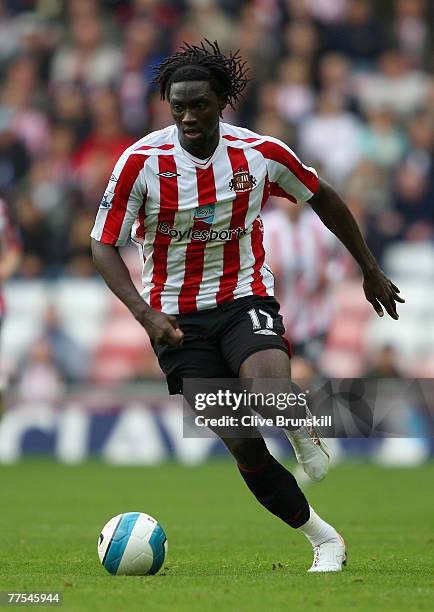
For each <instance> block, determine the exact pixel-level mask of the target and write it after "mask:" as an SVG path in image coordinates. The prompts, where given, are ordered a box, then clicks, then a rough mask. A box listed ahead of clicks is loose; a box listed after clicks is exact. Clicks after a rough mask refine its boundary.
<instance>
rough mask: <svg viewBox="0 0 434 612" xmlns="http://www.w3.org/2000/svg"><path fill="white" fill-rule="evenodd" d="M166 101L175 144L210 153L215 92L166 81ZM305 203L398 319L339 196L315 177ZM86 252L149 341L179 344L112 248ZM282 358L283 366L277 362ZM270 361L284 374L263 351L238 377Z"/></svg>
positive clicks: (170, 323) (386, 283)
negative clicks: (315, 185)
mask: <svg viewBox="0 0 434 612" xmlns="http://www.w3.org/2000/svg"><path fill="white" fill-rule="evenodd" d="M168 101H169V104H170V109H171V112H172V116H173V120H174V122H175V124H176V126H177V128H178V135H179V140H180V143H181V146H182V147H183V148H184V149H185V150H186V151H188V152H189V153H191V154H192V155H194V156H195V157H198V158H201V159H206V158H208V157H210V156H211V155H212V154H213V153H214V151H215V149H216V147H217V145H218V142H219V120H220V116H221V112H222V111H223V109H224V108H225V106H226V104H225V102H224V100H222V99H221V98H219V97H218V96H217V94H216V93H215V92H214V91H213V90H212V89H211V87H210V84H209V83H208V82H207V81H186V82H181V83H173V84H172V85H171V88H170V92H169V96H168ZM309 203H310V205H311V206H312V208H313V210H314V211H315V212H316V213H317V214H318V216H319V217H320V219H321V220H322V222H323V223H324V225H326V227H328V228H329V229H330V230H331V231H332V232H333V233H334V234H335V235H336V236H337V237H338V238H339V240H340V241H341V242H342V243H343V244H344V245H345V247H346V248H347V249H348V250H349V252H350V253H351V254H352V256H353V257H354V259H355V260H356V262H357V263H358V264H359V266H360V269H361V271H362V274H363V289H364V292H365V296H366V299H367V300H368V301H369V302H370V303H371V304H372V306H373V308H374V310H375V311H376V312H377V314H378V315H379V316H383V315H384V310H385V311H386V312H387V313H388V314H389V315H390V316H391V317H392V318H393V319H398V314H397V312H396V304H397V302H401V303H403V302H404V300H403V299H402V298H401V297H400V296H399V295H398V294H399V289H398V287H396V286H395V285H394V284H393V283H392V282H391V281H390V280H389V279H388V278H387V277H386V276H385V275H384V273H383V272H382V270H381V269H380V268H379V266H378V264H377V262H376V260H375V258H374V256H373V255H372V253H371V252H370V251H369V249H368V247H367V245H366V243H365V241H364V239H363V236H362V234H361V232H360V230H359V228H358V226H357V223H356V221H355V220H354V217H353V216H352V214H351V212H350V211H349V209H348V207H347V206H346V204H345V203H344V202H343V200H342V199H341V198H340V196H339V195H338V194H337V193H336V191H335V190H334V189H333V188H332V187H331V186H330V185H328V183H326V182H325V181H323V180H322V179H320V180H319V187H318V190H317V192H316V193H315V195H314V196H313V197H312V198H311V199H310V201H309ZM92 254H93V259H94V263H95V266H96V268H97V270H98V271H99V272H100V274H101V276H102V277H103V278H104V280H105V281H106V283H107V285H108V286H109V287H110V289H111V290H112V291H113V293H115V295H117V296H118V297H119V299H120V300H121V301H122V302H123V303H124V304H125V305H126V306H127V307H128V308H129V310H130V311H131V313H132V314H133V315H134V317H135V318H136V319H137V321H138V322H139V323H140V324H141V325H142V327H143V328H144V329H145V330H146V332H147V333H148V335H149V337H150V338H151V340H152V341H154V342H158V343H160V344H167V345H169V346H178V345H180V344H181V343H182V339H183V333H182V330H181V329H180V327H179V324H178V322H177V320H176V317H174V316H171V315H165V314H163V313H161V312H157V311H156V310H154V309H153V308H151V307H150V306H148V305H147V304H146V303H145V302H144V301H143V299H142V298H141V297H140V295H139V293H138V292H137V290H136V288H135V287H134V285H133V282H132V280H131V277H130V274H129V272H128V269H127V267H126V266H125V264H124V262H123V260H122V258H121V256H120V254H119V252H118V249H117V248H116V247H114V246H112V245H108V244H103V243H101V242H98V241H96V240H92ZM383 309H384V310H383ZM271 352H272V353H277V355H274V354H273V356H272V361H270V357H271V355H270V354H269V353H271ZM282 359H283V360H284V361H285V364H283V362H282V363H280V362H281V360H282ZM286 362H287V364H286ZM270 363H273V364H274V365H273V368H274V370H273V371H274V372H275V373H274V376H276V372H280V371H288V372H289V360H288V358H287V357H286V355H285V353H283V351H268V350H267V351H262V352H260V353H257V354H255V355H252V356H251V357H249V358H248V359H247V360H246V361H245V362H244V363H243V365H242V367H241V370H240V376H241V377H246V378H249V377H252V373H254V375H259V376H264V371H265V370H266V371H267V372H268V370H269V365H270ZM261 364H262V365H261Z"/></svg>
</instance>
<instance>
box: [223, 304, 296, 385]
mask: <svg viewBox="0 0 434 612" xmlns="http://www.w3.org/2000/svg"><path fill="white" fill-rule="evenodd" d="M236 302H237V301H235V305H234V309H233V312H232V313H231V320H230V325H228V326H227V328H226V329H225V330H223V332H222V335H221V338H220V349H221V352H222V354H223V356H224V358H225V359H226V361H227V363H228V365H229V367H230V368H231V370H232V371H233V372H234V374H235V375H236V376H239V375H240V373H241V372H240V370H241V366H242V365H243V363H245V362H246V360H248V359H249V358H251V357H252V356H253V355H256V354H258V353H261V352H268V351H269V350H273V351H279V352H280V353H282V355H281V359H280V361H281V360H284V361H285V363H287V364H288V363H289V346H288V343H287V341H286V340H285V339H284V338H283V334H284V333H285V327H284V325H283V320H282V317H281V315H280V314H279V304H278V303H277V301H276V300H274V299H273V298H263V299H255V300H251V301H249V300H245V301H243V302H240V307H239V308H236V307H235V306H236ZM258 359H259V361H261V362H264V359H265V356H264V358H261V357H259V358H255V360H254V361H255V362H257V360H258ZM276 359H278V357H276V356H275V357H273V361H275V360H276ZM280 369H281V368H280V367H279V371H280ZM268 371H269V370H268ZM266 376H267V374H265V372H264V377H266Z"/></svg>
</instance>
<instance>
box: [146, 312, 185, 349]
mask: <svg viewBox="0 0 434 612" xmlns="http://www.w3.org/2000/svg"><path fill="white" fill-rule="evenodd" d="M136 319H137V320H138V321H139V323H140V324H141V325H142V326H143V327H144V328H145V329H146V331H147V332H148V335H149V337H150V339H151V340H152V341H153V342H157V343H158V344H165V345H167V346H180V345H181V344H182V340H183V338H184V333H183V332H182V331H181V328H180V327H179V323H178V321H177V320H176V317H173V316H172V315H166V314H163V313H162V312H158V311H157V310H153V309H148V310H146V311H143V312H142V313H140V314H139V315H136Z"/></svg>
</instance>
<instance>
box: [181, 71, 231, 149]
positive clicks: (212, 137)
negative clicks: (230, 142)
mask: <svg viewBox="0 0 434 612" xmlns="http://www.w3.org/2000/svg"><path fill="white" fill-rule="evenodd" d="M169 104H170V110H171V112H172V117H173V119H174V121H175V124H176V127H177V128H178V132H179V140H180V142H181V145H182V147H183V148H184V149H186V150H187V151H189V152H190V153H192V155H195V156H197V157H202V158H204V157H208V156H209V155H212V153H213V152H214V150H215V148H216V147H217V144H218V141H219V117H220V113H221V111H222V110H223V108H224V106H225V104H224V102H222V100H220V99H219V98H218V96H217V95H216V93H215V92H214V91H212V89H211V87H210V84H209V83H208V82H207V81H183V82H180V83H172V85H171V87H170V94H169Z"/></svg>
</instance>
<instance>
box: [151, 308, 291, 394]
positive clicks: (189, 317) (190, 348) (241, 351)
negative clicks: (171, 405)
mask: <svg viewBox="0 0 434 612" xmlns="http://www.w3.org/2000/svg"><path fill="white" fill-rule="evenodd" d="M176 318H177V320H178V322H179V325H180V327H181V329H182V331H183V332H184V341H183V343H182V346H179V347H171V346H163V345H161V344H157V343H155V344H154V351H155V353H156V355H157V357H158V361H159V363H160V367H161V369H162V370H163V372H164V373H165V374H166V378H167V386H168V388H169V393H170V394H175V393H182V387H183V385H182V383H183V379H184V378H236V377H237V376H238V372H239V370H240V367H241V364H242V363H243V361H245V359H247V357H249V356H250V355H253V353H257V352H258V351H262V350H264V349H270V348H277V349H281V350H282V351H285V352H286V353H287V354H289V347H288V343H287V342H286V340H284V339H283V338H282V336H283V334H284V333H285V328H284V326H283V321H282V317H281V316H280V314H279V304H278V302H277V301H276V300H275V299H274V298H273V297H261V296H247V297H242V298H238V299H236V300H233V301H232V302H227V303H225V304H222V305H221V306H218V307H217V308H213V309H211V310H202V311H199V312H192V313H188V314H182V315H176Z"/></svg>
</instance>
